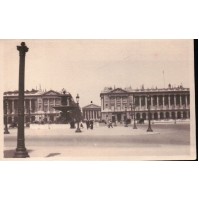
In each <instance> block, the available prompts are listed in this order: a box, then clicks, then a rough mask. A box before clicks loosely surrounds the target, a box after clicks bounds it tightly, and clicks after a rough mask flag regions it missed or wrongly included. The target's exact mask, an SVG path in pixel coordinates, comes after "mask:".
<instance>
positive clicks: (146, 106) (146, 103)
mask: <svg viewBox="0 0 199 201" xmlns="http://www.w3.org/2000/svg"><path fill="white" fill-rule="evenodd" d="M145 108H146V110H147V97H145Z"/></svg>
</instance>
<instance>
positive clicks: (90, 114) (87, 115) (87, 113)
mask: <svg viewBox="0 0 199 201" xmlns="http://www.w3.org/2000/svg"><path fill="white" fill-rule="evenodd" d="M83 117H84V119H88V120H90V119H93V120H99V119H100V110H83Z"/></svg>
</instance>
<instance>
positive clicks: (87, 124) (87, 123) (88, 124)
mask: <svg viewBox="0 0 199 201" xmlns="http://www.w3.org/2000/svg"><path fill="white" fill-rule="evenodd" d="M89 126H90V123H89V121H88V120H86V128H87V130H88V129H89Z"/></svg>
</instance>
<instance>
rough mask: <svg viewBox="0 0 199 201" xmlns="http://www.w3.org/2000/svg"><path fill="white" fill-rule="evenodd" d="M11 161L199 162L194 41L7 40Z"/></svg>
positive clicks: (6, 134)
mask: <svg viewBox="0 0 199 201" xmlns="http://www.w3.org/2000/svg"><path fill="white" fill-rule="evenodd" d="M0 46H1V47H2V49H3V51H2V61H1V64H2V67H3V82H2V83H3V86H2V87H3V94H2V95H3V98H2V100H3V103H2V105H3V111H2V114H3V119H2V122H3V130H2V132H3V139H2V143H1V144H2V147H3V153H2V155H3V157H2V159H1V160H20V159H22V158H23V160H38V159H39V160H80V161H81V160H91V161H93V160H102V161H104V160H106V161H107V160H108V161H115V160H116V161H117V160H122V161H124V160H127V161H129V160H130V161H131V160H139V161H142V160H196V131H195V89H194V87H195V86H194V40H191V39H184V40H183V39H137V40H134V39H123V40H122V39H107V40H103V39H99V40H97V39H76V40H75V39H74V40H72V39H71V40H69V39H68V40H64V39H59V40H39V39H37V40H19V39H17V40H0Z"/></svg>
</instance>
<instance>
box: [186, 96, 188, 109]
mask: <svg viewBox="0 0 199 201" xmlns="http://www.w3.org/2000/svg"><path fill="white" fill-rule="evenodd" d="M185 105H186V107H185V108H188V107H187V95H186V96H185Z"/></svg>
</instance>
